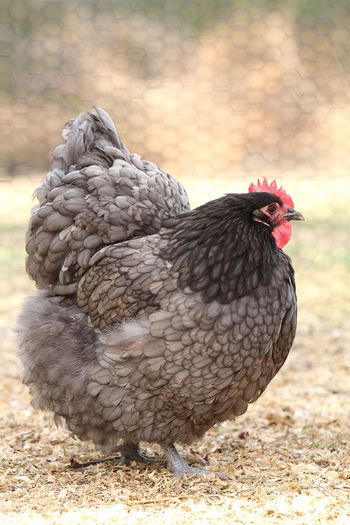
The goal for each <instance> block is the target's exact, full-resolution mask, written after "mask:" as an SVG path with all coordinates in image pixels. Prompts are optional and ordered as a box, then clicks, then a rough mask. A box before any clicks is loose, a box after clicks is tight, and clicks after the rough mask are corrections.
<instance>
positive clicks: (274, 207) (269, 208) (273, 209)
mask: <svg viewBox="0 0 350 525" xmlns="http://www.w3.org/2000/svg"><path fill="white" fill-rule="evenodd" d="M276 209H277V206H276V204H270V205H269V207H268V208H267V211H268V212H269V214H270V215H273V214H274V213H275V211H276Z"/></svg>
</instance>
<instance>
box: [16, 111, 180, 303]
mask: <svg viewBox="0 0 350 525" xmlns="http://www.w3.org/2000/svg"><path fill="white" fill-rule="evenodd" d="M63 138H64V140H65V143H64V144H61V145H60V146H57V148H56V149H55V151H54V154H53V163H52V170H51V171H50V172H49V173H48V175H47V176H46V177H45V179H44V181H43V183H42V185H41V186H40V187H39V188H38V189H37V190H36V191H35V196H36V197H37V198H38V201H39V204H38V206H37V207H35V208H34V209H33V212H32V216H31V219H30V222H29V228H28V231H27V235H26V249H27V253H28V257H27V260H26V269H27V272H28V274H29V275H30V276H31V277H32V278H33V279H34V280H35V282H36V284H37V286H38V287H39V288H45V289H48V288H50V289H52V290H53V291H54V292H55V293H56V294H59V295H64V294H67V295H70V294H74V291H75V289H76V286H77V283H78V281H79V279H80V277H81V275H82V274H83V273H84V271H85V270H86V268H87V266H88V264H89V261H90V258H91V257H92V256H93V254H94V253H96V252H97V251H98V250H99V249H100V248H102V247H103V246H106V245H109V244H113V243H115V242H123V241H125V240H127V239H130V238H132V237H134V236H135V235H142V234H144V235H149V234H153V233H156V232H157V231H159V229H160V228H161V226H162V222H163V220H166V219H168V218H169V217H174V216H176V215H178V214H179V213H181V212H183V211H188V210H189V203H188V198H187V194H186V191H185V189H184V188H183V187H182V186H181V185H180V184H179V183H178V182H177V181H176V180H174V179H173V178H172V177H170V175H168V174H167V173H165V172H164V171H162V170H161V169H159V168H158V166H156V165H155V164H153V163H152V162H148V161H145V160H143V159H142V158H141V157H140V155H136V154H133V153H131V154H130V153H129V152H128V150H127V149H126V148H125V147H124V146H123V143H122V141H121V139H120V136H119V133H118V131H117V129H116V127H115V125H114V124H113V121H112V119H111V118H110V116H109V115H108V114H107V113H106V112H105V111H104V110H103V109H101V108H97V107H95V108H93V109H92V111H90V112H87V113H81V114H80V115H78V116H77V117H76V118H75V119H73V120H71V121H69V122H68V123H67V125H66V126H65V128H64V130H63Z"/></svg>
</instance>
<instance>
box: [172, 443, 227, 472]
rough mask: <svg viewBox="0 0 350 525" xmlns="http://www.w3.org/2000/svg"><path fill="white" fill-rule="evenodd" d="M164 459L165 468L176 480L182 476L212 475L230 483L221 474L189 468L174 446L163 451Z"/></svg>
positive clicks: (198, 468) (203, 469) (204, 469)
mask: <svg viewBox="0 0 350 525" xmlns="http://www.w3.org/2000/svg"><path fill="white" fill-rule="evenodd" d="M165 457H166V462H167V467H168V469H169V470H170V472H172V473H173V474H174V475H175V476H176V477H177V478H183V476H203V475H210V474H214V475H215V476H217V477H218V478H219V479H222V480H224V481H231V478H229V477H228V476H225V474H221V472H210V471H209V470H207V469H206V468H204V467H191V466H190V465H189V464H188V463H186V461H185V460H184V459H183V457H181V456H180V454H179V453H178V451H177V450H176V447H175V445H171V446H170V447H168V448H167V449H166V451H165Z"/></svg>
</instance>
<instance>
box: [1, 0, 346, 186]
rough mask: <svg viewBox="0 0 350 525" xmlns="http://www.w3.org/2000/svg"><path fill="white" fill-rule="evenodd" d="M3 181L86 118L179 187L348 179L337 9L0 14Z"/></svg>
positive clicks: (115, 1)
mask: <svg viewBox="0 0 350 525" xmlns="http://www.w3.org/2000/svg"><path fill="white" fill-rule="evenodd" d="M1 10H2V20H3V22H2V24H3V26H2V29H1V40H2V48H3V58H4V60H3V66H2V68H1V69H2V81H1V82H2V91H3V95H2V102H1V106H2V108H1V120H2V137H1V150H2V151H1V169H2V173H3V175H4V176H6V177H8V176H14V175H16V174H23V173H26V174H30V173H34V172H35V173H38V171H46V170H47V168H48V165H49V158H50V157H49V155H50V151H51V150H52V149H53V148H54V146H55V145H56V144H57V143H59V142H60V140H61V139H60V130H61V129H62V127H63V124H64V123H65V122H66V121H67V120H68V119H69V118H71V117H73V116H74V115H75V114H77V113H79V112H80V111H85V110H88V109H89V108H90V107H91V106H92V105H95V104H96V105H99V106H102V107H103V108H104V109H106V110H107V111H108V112H110V114H111V115H112V117H113V118H114V119H115V121H116V122H117V124H118V126H119V129H120V131H121V135H122V138H123V140H124V143H125V144H126V145H127V146H128V148H129V149H130V150H133V151H137V152H139V153H141V154H142V155H143V156H144V157H145V158H149V159H151V160H153V161H155V162H157V163H159V164H160V165H161V166H162V167H164V169H166V170H168V171H170V172H171V173H172V174H174V175H175V176H181V174H182V173H186V174H187V175H189V174H190V175H193V176H202V177H211V176H225V175H227V174H235V173H242V172H247V171H248V172H250V173H251V172H254V173H258V174H259V175H260V174H265V173H268V172H269V171H276V170H279V171H287V172H293V171H294V172H295V173H296V174H298V173H303V174H307V175H308V176H313V175H315V174H323V175H329V176H331V175H332V174H333V173H344V174H346V173H347V171H348V170H349V163H350V161H349V155H348V144H349V142H350V89H349V80H350V34H349V33H350V29H349V28H350V2H348V1H347V0H338V1H337V2H333V1H332V0H323V1H319V0H303V1H298V0H297V1H292V0H261V1H259V0H252V1H248V0H216V1H215V0H197V1H185V0H168V1H166V2H164V1H161V0H129V1H126V0H105V1H98V0H87V1H86V0H71V1H68V0H2V7H1Z"/></svg>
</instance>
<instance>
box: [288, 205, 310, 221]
mask: <svg viewBox="0 0 350 525" xmlns="http://www.w3.org/2000/svg"><path fill="white" fill-rule="evenodd" d="M283 218H284V219H285V220H286V221H305V218H304V215H303V214H302V213H300V211H297V210H294V209H293V208H288V213H286V214H285V215H284V216H283Z"/></svg>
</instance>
